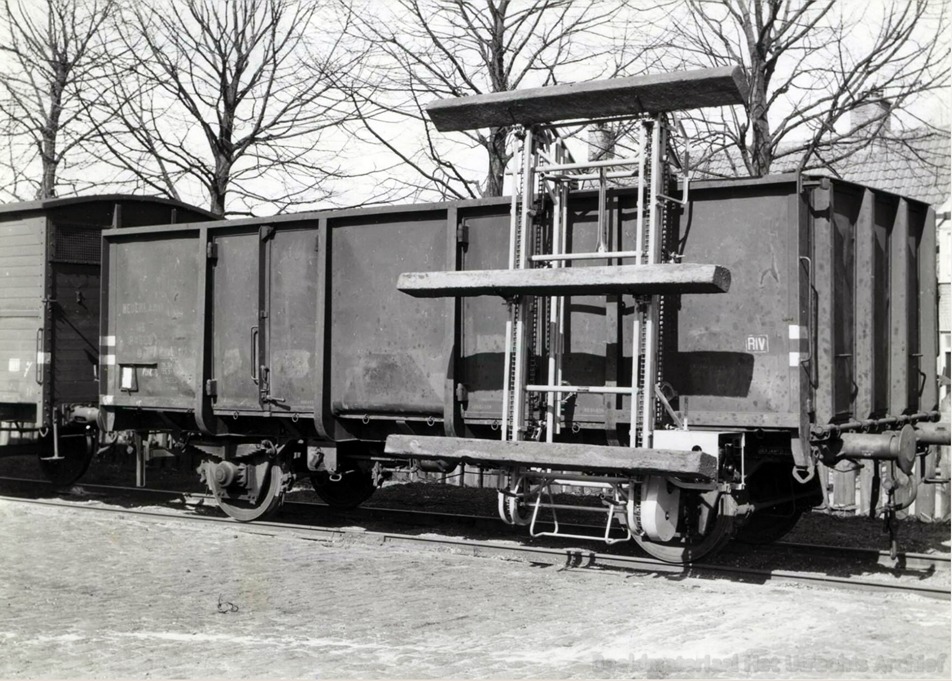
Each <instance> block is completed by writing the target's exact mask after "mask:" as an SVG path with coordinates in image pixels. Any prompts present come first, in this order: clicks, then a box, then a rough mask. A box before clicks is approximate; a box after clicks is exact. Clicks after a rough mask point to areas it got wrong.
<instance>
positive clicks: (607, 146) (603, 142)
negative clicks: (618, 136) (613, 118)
mask: <svg viewBox="0 0 952 681" xmlns="http://www.w3.org/2000/svg"><path fill="white" fill-rule="evenodd" d="M614 155H615V132H614V131H613V130H612V129H611V128H610V127H608V125H607V124H606V123H596V124H595V125H593V126H592V128H591V129H590V130H589V131H588V160H589V161H604V160H607V159H610V158H612V157H613V156H614Z"/></svg>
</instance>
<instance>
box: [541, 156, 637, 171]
mask: <svg viewBox="0 0 952 681" xmlns="http://www.w3.org/2000/svg"><path fill="white" fill-rule="evenodd" d="M639 162H640V161H639V160H638V159H637V158H610V159H608V160H606V161H581V162H580V163H557V164H553V165H545V166H539V167H538V168H536V170H538V171H539V172H540V173H548V172H554V171H558V170H587V169H588V168H610V167H612V166H634V165H638V163H639Z"/></svg>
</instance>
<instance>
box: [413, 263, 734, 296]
mask: <svg viewBox="0 0 952 681" xmlns="http://www.w3.org/2000/svg"><path fill="white" fill-rule="evenodd" d="M730 283H731V275H730V271H729V270H728V269H727V268H725V267H721V266H720V265H699V264H694V263H681V264H667V265H617V266H598V267H562V268H548V267H546V268H535V269H525V270H468V271H462V272H406V273H404V274H401V275H400V277H399V278H398V279H397V288H398V289H399V290H401V291H403V292H404V293H406V294H409V295H411V296H414V297H415V298H441V297H467V296H488V295H498V296H503V297H507V298H508V297H511V296H516V295H540V296H541V295H559V296H573V295H587V294H609V293H631V294H645V295H655V294H665V293H725V292H727V290H728V289H729V288H730Z"/></svg>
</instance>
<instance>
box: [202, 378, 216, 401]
mask: <svg viewBox="0 0 952 681" xmlns="http://www.w3.org/2000/svg"><path fill="white" fill-rule="evenodd" d="M205 394H206V395H207V396H208V397H218V381H216V380H215V379H214V378H210V379H208V380H207V381H205Z"/></svg>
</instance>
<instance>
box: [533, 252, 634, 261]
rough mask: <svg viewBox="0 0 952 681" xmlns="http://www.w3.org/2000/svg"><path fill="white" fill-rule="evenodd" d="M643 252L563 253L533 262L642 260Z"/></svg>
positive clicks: (534, 259) (535, 256)
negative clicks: (613, 259) (611, 259)
mask: <svg viewBox="0 0 952 681" xmlns="http://www.w3.org/2000/svg"><path fill="white" fill-rule="evenodd" d="M641 255H642V252H641V251H605V252H602V253H562V254H561V255H559V254H552V255H534V256H532V257H531V258H530V260H532V261H533V262H550V261H553V260H554V261H560V260H607V259H610V258H640V257H641Z"/></svg>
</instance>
